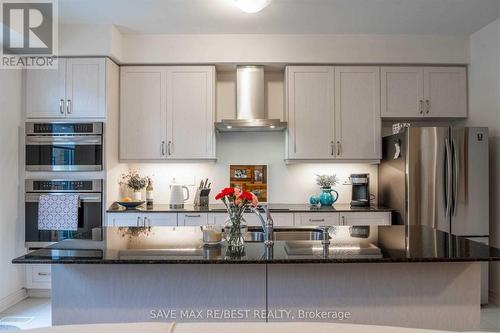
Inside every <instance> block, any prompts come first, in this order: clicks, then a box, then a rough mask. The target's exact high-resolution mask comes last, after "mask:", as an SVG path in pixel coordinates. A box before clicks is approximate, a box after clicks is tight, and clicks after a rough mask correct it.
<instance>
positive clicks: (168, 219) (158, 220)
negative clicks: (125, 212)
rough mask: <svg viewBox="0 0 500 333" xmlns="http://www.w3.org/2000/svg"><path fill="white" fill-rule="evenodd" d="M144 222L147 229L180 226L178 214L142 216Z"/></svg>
mask: <svg viewBox="0 0 500 333" xmlns="http://www.w3.org/2000/svg"><path fill="white" fill-rule="evenodd" d="M142 222H143V224H144V226H146V227H175V226H177V225H179V224H178V223H177V214H176V213H149V214H142Z"/></svg>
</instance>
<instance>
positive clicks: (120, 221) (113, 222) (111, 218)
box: [106, 213, 144, 227]
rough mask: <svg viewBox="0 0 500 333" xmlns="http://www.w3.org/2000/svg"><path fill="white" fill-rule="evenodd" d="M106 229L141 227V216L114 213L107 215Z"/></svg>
mask: <svg viewBox="0 0 500 333" xmlns="http://www.w3.org/2000/svg"><path fill="white" fill-rule="evenodd" d="M106 220H107V226H108V227H142V226H143V223H144V222H143V220H142V215H141V214H139V213H137V214H136V213H114V214H112V213H111V214H109V213H108V215H107V219H106Z"/></svg>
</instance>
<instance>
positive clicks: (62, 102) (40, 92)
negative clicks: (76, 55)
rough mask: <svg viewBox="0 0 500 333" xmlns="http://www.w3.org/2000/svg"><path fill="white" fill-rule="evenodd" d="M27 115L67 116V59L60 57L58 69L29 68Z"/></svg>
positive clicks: (38, 116)
mask: <svg viewBox="0 0 500 333" xmlns="http://www.w3.org/2000/svg"><path fill="white" fill-rule="evenodd" d="M25 73H26V117H27V118H64V117H65V116H66V92H65V89H66V86H65V76H66V59H58V69H27V70H26V71H25Z"/></svg>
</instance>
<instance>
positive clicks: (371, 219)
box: [340, 212, 391, 226]
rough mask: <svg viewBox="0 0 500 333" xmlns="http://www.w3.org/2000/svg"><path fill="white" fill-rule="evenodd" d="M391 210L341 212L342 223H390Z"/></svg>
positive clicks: (367, 224) (365, 224) (361, 224)
mask: <svg viewBox="0 0 500 333" xmlns="http://www.w3.org/2000/svg"><path fill="white" fill-rule="evenodd" d="M390 224H391V212H352V213H340V225H353V226H355V225H359V226H369V225H390Z"/></svg>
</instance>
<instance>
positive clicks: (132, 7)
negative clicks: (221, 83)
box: [59, 0, 500, 35]
mask: <svg viewBox="0 0 500 333" xmlns="http://www.w3.org/2000/svg"><path fill="white" fill-rule="evenodd" d="M59 13H60V22H62V23H66V24H76V23H82V24H115V25H117V26H118V28H119V29H120V31H122V32H123V33H147V34H152V33H154V34H253V33H256V34H258V33H265V34H440V35H470V34H471V33H473V32H475V31H477V30H479V29H480V28H482V27H483V26H485V25H487V24H488V23H490V22H491V21H493V20H495V19H496V18H498V17H500V0H273V2H272V3H271V5H270V6H269V7H267V8H265V9H264V10H263V11H261V12H259V13H256V14H246V13H243V12H241V11H240V10H239V9H238V8H237V7H236V6H235V5H234V4H233V0H59Z"/></svg>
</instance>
